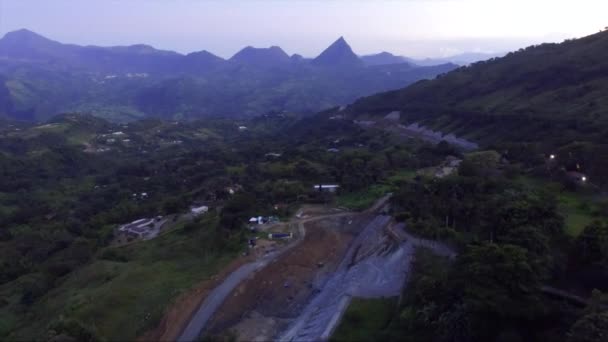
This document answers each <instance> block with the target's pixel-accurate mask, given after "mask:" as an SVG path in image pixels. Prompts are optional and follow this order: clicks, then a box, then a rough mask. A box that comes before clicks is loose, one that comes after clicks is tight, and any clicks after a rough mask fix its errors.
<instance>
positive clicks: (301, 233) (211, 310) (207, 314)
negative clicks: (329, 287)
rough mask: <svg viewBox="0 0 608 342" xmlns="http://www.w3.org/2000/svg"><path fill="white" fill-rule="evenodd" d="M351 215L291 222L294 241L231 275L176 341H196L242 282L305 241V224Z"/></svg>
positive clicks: (214, 292) (340, 214) (334, 215)
mask: <svg viewBox="0 0 608 342" xmlns="http://www.w3.org/2000/svg"><path fill="white" fill-rule="evenodd" d="M352 215H353V213H348V212H340V213H336V214H325V215H320V216H316V217H311V218H304V219H299V220H292V221H291V223H292V224H296V225H297V227H298V234H297V235H296V239H295V241H293V242H292V243H291V244H289V245H288V246H286V247H285V248H283V249H281V250H279V251H275V252H273V253H269V254H267V255H265V256H263V257H262V258H261V259H259V260H256V261H254V262H251V263H247V264H245V265H243V266H241V267H240V268H238V269H237V270H236V271H234V272H233V273H231V274H230V275H229V276H228V277H227V278H226V279H225V280H224V281H223V282H222V283H221V284H220V285H219V286H218V287H217V288H215V289H214V290H213V291H212V292H211V293H210V294H209V295H208V296H207V298H206V299H205V300H204V301H203V303H202V304H201V305H200V307H199V309H198V310H197V311H196V312H195V314H194V315H193V316H192V318H191V320H190V321H189V322H188V324H187V325H186V327H185V328H184V330H183V331H182V333H181V334H180V335H179V337H178V339H177V341H193V340H196V339H197V338H198V337H199V335H200V334H201V333H202V331H203V330H204V329H205V328H206V326H207V325H208V323H209V321H210V320H211V318H212V317H213V316H214V314H215V313H216V312H217V311H218V309H219V308H220V307H221V306H222V305H223V304H224V302H225V301H226V300H227V298H228V297H229V295H230V294H231V293H233V292H234V291H235V290H236V289H237V287H238V286H239V285H240V284H241V283H243V281H245V280H246V279H248V278H251V277H252V276H253V275H254V274H255V273H256V272H258V271H260V270H262V269H264V268H265V267H266V266H268V265H269V264H270V263H273V262H274V261H275V260H276V259H277V258H278V257H279V256H281V255H285V254H287V253H289V252H290V251H291V250H292V249H294V248H296V247H297V246H298V245H299V244H300V243H301V242H302V240H303V239H305V237H306V229H305V227H304V225H305V224H309V223H312V222H315V221H322V220H327V219H338V218H347V217H349V216H352Z"/></svg>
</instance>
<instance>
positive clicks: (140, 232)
mask: <svg viewBox="0 0 608 342" xmlns="http://www.w3.org/2000/svg"><path fill="white" fill-rule="evenodd" d="M153 227H154V219H149V218H143V219H139V220H136V221H133V222H131V223H128V224H125V225H122V226H120V228H118V230H119V231H120V232H123V233H125V234H127V235H130V236H134V237H136V238H142V237H144V236H146V235H148V233H149V232H150V230H151V229H152V228H153Z"/></svg>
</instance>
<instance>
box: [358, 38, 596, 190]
mask: <svg viewBox="0 0 608 342" xmlns="http://www.w3.org/2000/svg"><path fill="white" fill-rule="evenodd" d="M606 93H608V32H606V31H605V32H600V33H597V34H594V35H591V36H588V37H585V38H581V39H575V40H569V41H565V42H563V43H561V44H541V45H537V46H531V47H528V48H526V49H521V50H519V51H517V52H512V53H509V54H508V55H507V56H505V57H503V58H496V59H492V60H489V61H486V62H478V63H475V64H473V65H471V66H468V67H461V68H459V69H457V70H455V71H452V72H450V73H448V74H446V75H443V76H442V77H439V78H438V79H435V80H430V81H420V82H418V83H416V84H414V85H412V86H410V87H407V88H404V89H402V90H397V91H392V92H388V93H383V94H378V95H374V96H370V97H367V98H364V99H361V100H358V101H357V102H356V103H355V104H354V105H353V106H351V107H350V108H349V111H350V112H351V113H353V115H354V116H365V115H378V116H380V115H386V114H387V113H389V112H391V111H394V110H398V111H401V114H402V120H403V121H404V122H421V123H423V124H425V125H428V126H430V127H432V128H434V129H437V130H440V131H442V132H444V133H449V132H452V133H456V134H457V135H460V136H464V137H467V138H470V139H471V140H473V141H476V142H479V143H482V144H485V145H486V146H488V145H497V146H499V147H500V148H501V149H503V150H504V151H505V152H506V153H509V154H510V156H511V158H516V159H520V160H521V159H523V158H527V159H531V158H537V159H538V158H542V156H543V155H544V156H548V155H549V154H556V155H557V156H558V157H560V160H561V162H563V163H564V164H563V165H564V166H565V167H566V168H570V169H571V166H569V165H570V164H574V165H576V164H578V165H579V168H578V170H579V171H582V172H585V173H588V174H590V175H591V179H592V180H594V181H595V182H596V183H597V184H599V185H601V186H605V184H606V182H607V181H608V179H607V178H606V177H605V175H606V174H608V146H607V145H606V142H607V141H608V99H607V98H606V96H605V94H606ZM522 150H525V152H524V153H522V152H521V151H522ZM566 164H569V165H566Z"/></svg>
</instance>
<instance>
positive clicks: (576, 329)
mask: <svg viewBox="0 0 608 342" xmlns="http://www.w3.org/2000/svg"><path fill="white" fill-rule="evenodd" d="M607 340H608V312H592V313H589V314H586V315H585V316H583V317H581V318H580V319H579V320H578V321H576V323H574V325H572V328H570V332H569V333H568V342H603V341H607Z"/></svg>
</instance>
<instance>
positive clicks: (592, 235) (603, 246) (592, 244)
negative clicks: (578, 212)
mask: <svg viewBox="0 0 608 342" xmlns="http://www.w3.org/2000/svg"><path fill="white" fill-rule="evenodd" d="M576 244H577V250H578V255H579V257H580V258H581V261H583V262H586V263H600V262H602V261H605V260H606V259H607V257H608V224H606V223H601V222H599V221H596V222H593V223H592V224H590V225H588V226H587V227H585V229H584V230H583V233H582V234H581V235H580V236H579V237H578V239H577V241H576Z"/></svg>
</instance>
